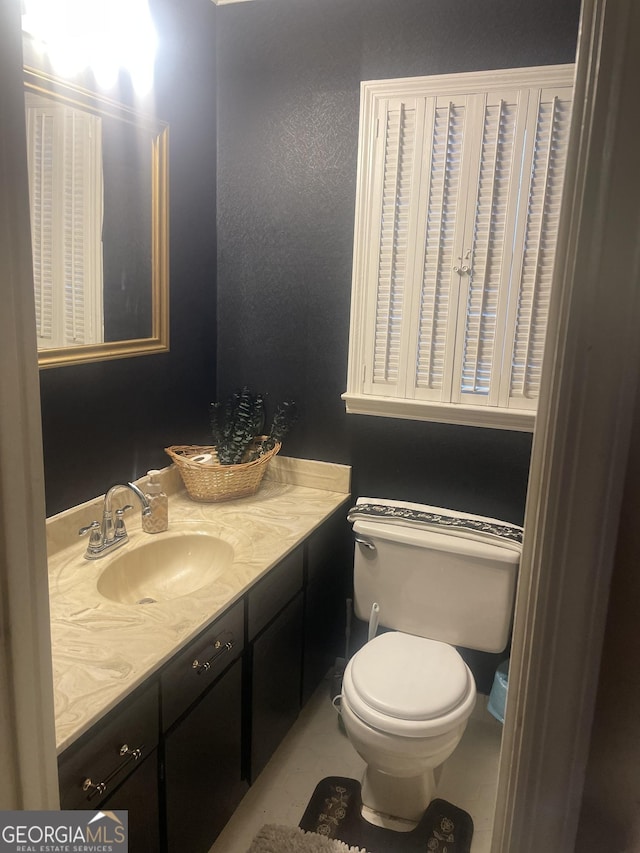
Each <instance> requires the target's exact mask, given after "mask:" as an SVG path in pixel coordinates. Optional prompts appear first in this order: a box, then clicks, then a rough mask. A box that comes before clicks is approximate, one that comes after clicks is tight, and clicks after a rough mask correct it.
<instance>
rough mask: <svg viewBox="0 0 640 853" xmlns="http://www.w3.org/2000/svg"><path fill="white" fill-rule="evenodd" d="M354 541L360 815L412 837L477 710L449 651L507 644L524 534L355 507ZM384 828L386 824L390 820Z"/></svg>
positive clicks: (434, 512)
mask: <svg viewBox="0 0 640 853" xmlns="http://www.w3.org/2000/svg"><path fill="white" fill-rule="evenodd" d="M349 520H350V521H352V522H353V529H354V533H355V541H356V544H355V556H354V605H355V612H356V615H357V616H358V618H360V619H364V620H370V619H372V620H373V625H371V627H370V632H369V634H370V638H371V637H372V635H373V634H375V630H376V625H377V622H378V620H379V624H380V625H382V626H384V627H386V628H391V629H393V630H392V631H389V632H386V633H382V634H379V635H377V636H373V637H372V638H371V639H370V641H369V642H368V643H367V644H366V645H365V646H364V647H363V648H362V649H361V650H360V651H359V652H357V653H356V654H355V655H354V656H353V657H352V658H351V660H350V661H349V663H348V665H347V668H346V670H345V673H344V680H343V686H342V696H341V703H340V707H341V713H342V719H343V722H344V726H345V730H346V732H347V735H348V737H349V739H350V741H351V743H352V744H353V746H354V748H355V749H356V751H357V752H358V753H359V755H360V756H361V757H362V758H363V759H364V761H365V762H366V764H367V767H366V770H365V774H364V778H363V783H362V802H363V806H364V810H363V813H364V814H365V816H369V819H374V820H375V817H373V818H372V816H371V814H369V815H367V812H369V813H373V815H374V816H375V815H377V816H378V817H380V816H387V817H391V818H396V819H399V821H398V824H399V825H398V827H396V828H400V826H402V821H407V822H409V824H408V825H407V826H406V828H411V825H413V824H415V823H416V822H417V821H419V820H420V818H421V817H422V815H423V813H424V811H425V809H426V808H427V806H428V805H429V803H430V801H431V800H432V799H433V797H434V796H435V778H434V770H435V769H436V768H437V767H439V766H440V765H441V764H442V763H443V762H444V761H445V760H446V759H447V758H448V757H449V756H450V755H451V753H452V752H453V751H454V749H455V748H456V746H457V745H458V743H459V742H460V739H461V737H462V735H463V733H464V730H465V727H466V725H467V720H468V719H469V716H470V714H471V712H472V711H473V708H474V705H475V701H476V686H475V681H474V679H473V675H472V674H471V671H470V670H469V668H468V666H467V665H466V664H465V662H464V661H463V659H462V658H461V657H460V655H459V653H458V652H457V650H456V649H455V648H454V646H464V647H466V648H471V649H478V650H481V651H486V652H501V651H503V650H504V648H505V647H506V645H507V642H508V639H509V631H510V628H511V619H512V613H513V601H514V594H515V586H516V576H517V569H518V564H519V561H520V554H521V540H522V528H521V527H517V526H516V525H511V524H506V523H505V522H501V521H498V520H496V519H491V518H483V517H482V516H473V515H468V514H466V513H459V512H455V511H453V510H448V509H440V508H438V507H431V506H426V505H424V504H412V503H403V502H400V501H384V500H381V499H379V498H360V499H359V500H358V501H357V504H356V506H355V507H354V508H353V509H352V510H351V511H350V513H349ZM387 825H389V826H393V823H388V824H387Z"/></svg>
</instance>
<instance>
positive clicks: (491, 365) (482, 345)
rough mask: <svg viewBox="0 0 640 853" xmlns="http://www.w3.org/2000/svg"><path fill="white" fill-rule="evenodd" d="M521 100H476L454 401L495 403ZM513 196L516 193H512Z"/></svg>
mask: <svg viewBox="0 0 640 853" xmlns="http://www.w3.org/2000/svg"><path fill="white" fill-rule="evenodd" d="M527 101H528V98H527V95H526V93H525V94H523V93H521V92H518V91H511V92H509V91H503V92H494V93H490V94H488V95H487V96H486V97H485V96H480V97H479V102H478V103H477V109H478V111H479V115H478V118H477V125H478V127H479V129H480V134H481V135H480V137H479V138H478V139H477V143H478V145H479V148H478V150H477V152H476V154H475V156H474V163H477V171H476V172H472V173H471V174H470V187H469V189H470V198H469V200H468V205H467V222H466V224H465V238H464V246H465V252H464V254H463V257H462V259H461V268H462V270H463V272H462V274H461V284H462V294H461V305H460V313H461V333H460V335H459V336H458V340H457V346H458V361H457V365H456V369H455V371H454V392H453V394H452V399H453V400H454V401H456V402H459V401H463V402H465V403H467V404H475V405H497V404H498V398H499V390H500V373H501V365H502V352H503V344H504V333H505V317H506V312H507V305H508V297H509V290H508V287H505V286H504V284H505V280H508V277H509V270H510V265H511V259H512V250H513V230H514V223H515V220H516V213H517V202H518V192H517V189H518V182H519V178H520V169H521V156H522V152H521V149H522V141H523V139H524V120H525V117H526V108H527ZM514 190H515V191H514Z"/></svg>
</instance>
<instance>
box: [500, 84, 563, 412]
mask: <svg viewBox="0 0 640 853" xmlns="http://www.w3.org/2000/svg"><path fill="white" fill-rule="evenodd" d="M570 114H571V105H570V102H569V99H568V98H567V97H564V98H563V97H559V96H558V95H556V96H554V97H552V98H550V99H548V100H547V99H545V98H544V97H543V98H541V99H540V102H539V106H538V114H537V121H536V128H535V144H534V151H533V159H532V166H531V173H530V181H529V186H528V204H527V216H526V222H525V223H524V229H523V230H524V250H523V255H522V267H521V272H520V282H519V289H518V305H517V316H516V322H515V336H514V345H513V357H512V365H511V383H510V394H509V396H510V398H524V399H528V400H532V399H536V398H537V396H538V392H539V389H540V377H541V372H542V358H543V352H544V341H545V335H546V330H547V316H548V311H549V299H550V294H551V282H552V276H553V264H554V258H555V248H556V240H557V232H558V221H559V214H560V202H561V196H562V185H563V180H564V170H565V163H566V153H567V140H568V135H569V121H570Z"/></svg>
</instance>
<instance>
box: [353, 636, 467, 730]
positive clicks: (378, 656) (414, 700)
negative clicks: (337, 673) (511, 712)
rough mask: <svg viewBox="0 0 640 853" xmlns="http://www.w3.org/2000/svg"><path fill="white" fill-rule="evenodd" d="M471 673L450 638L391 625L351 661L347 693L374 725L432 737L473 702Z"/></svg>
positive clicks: (460, 718)
mask: <svg viewBox="0 0 640 853" xmlns="http://www.w3.org/2000/svg"><path fill="white" fill-rule="evenodd" d="M475 696H476V689H475V683H474V680H473V676H472V675H471V672H470V671H469V668H468V667H467V665H466V664H465V662H464V661H463V660H462V658H461V657H460V655H459V654H458V652H457V651H456V650H455V648H453V646H449V645H447V644H446V643H441V642H438V641H437V640H429V639H426V638H424V637H416V636H413V635H411V634H403V633H401V632H398V631H391V632H388V633H385V634H380V635H379V636H377V637H374V639H373V640H371V642H369V643H367V644H366V645H365V646H364V647H363V648H362V649H361V650H360V651H359V652H358V653H357V654H356V655H354V657H353V658H352V659H351V660H350V661H349V664H348V666H347V669H346V671H345V675H344V681H343V697H344V699H345V700H346V701H347V703H348V704H349V706H350V707H351V710H352V711H353V712H354V713H355V714H356V715H357V716H358V717H360V719H361V720H362V721H363V722H365V723H367V724H368V725H370V726H373V727H374V728H376V729H379V730H380V731H383V732H386V733H388V734H398V735H402V736H405V737H428V736H434V735H436V734H440V733H441V732H444V731H447V730H448V729H451V728H453V727H454V726H456V725H458V724H459V723H460V722H462V721H464V720H466V718H467V717H468V716H469V714H470V713H471V711H472V710H473V706H474V704H475Z"/></svg>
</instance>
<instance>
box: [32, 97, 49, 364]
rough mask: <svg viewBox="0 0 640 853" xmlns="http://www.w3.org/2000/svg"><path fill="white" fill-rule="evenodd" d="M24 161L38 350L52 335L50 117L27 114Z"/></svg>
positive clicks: (43, 346) (40, 112)
mask: <svg viewBox="0 0 640 853" xmlns="http://www.w3.org/2000/svg"><path fill="white" fill-rule="evenodd" d="M27 142H28V149H27V159H28V164H29V196H30V210H31V242H32V250H33V282H34V289H35V303H36V334H37V338H38V348H39V349H42V348H45V347H51V346H54V345H55V343H54V333H53V304H52V301H53V264H54V260H53V150H54V127H53V116H51V115H48V114H47V113H46V112H44V111H40V110H35V109H32V110H28V111H27Z"/></svg>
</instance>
